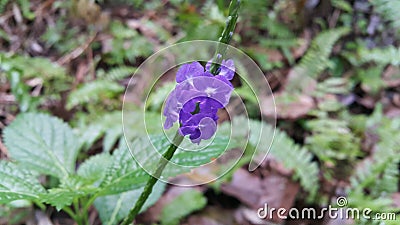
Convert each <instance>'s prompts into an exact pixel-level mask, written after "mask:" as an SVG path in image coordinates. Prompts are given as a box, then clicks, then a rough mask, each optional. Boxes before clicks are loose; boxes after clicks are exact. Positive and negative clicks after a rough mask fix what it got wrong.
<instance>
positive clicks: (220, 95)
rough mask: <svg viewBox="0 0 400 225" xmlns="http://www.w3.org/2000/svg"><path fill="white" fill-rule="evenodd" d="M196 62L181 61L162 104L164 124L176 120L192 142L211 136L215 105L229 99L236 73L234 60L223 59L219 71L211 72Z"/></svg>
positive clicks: (216, 108) (180, 129)
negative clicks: (163, 104)
mask: <svg viewBox="0 0 400 225" xmlns="http://www.w3.org/2000/svg"><path fill="white" fill-rule="evenodd" d="M209 69H210V63H207V66H206V71H204V68H203V66H202V65H201V64H200V63H198V62H193V63H188V64H184V65H182V66H181V67H180V68H179V69H178V72H177V74H176V82H177V85H176V87H175V89H174V90H173V91H172V92H171V93H170V94H169V96H168V98H167V101H166V104H165V108H164V113H163V114H164V116H165V117H166V120H165V123H164V128H165V129H169V128H171V127H172V125H173V124H174V123H175V122H176V121H179V124H180V128H179V132H180V134H181V135H183V136H185V135H189V138H190V140H191V141H192V142H193V143H197V144H199V143H200V141H201V140H207V139H210V138H211V137H212V136H213V135H214V133H215V131H216V129H217V120H218V116H217V112H218V109H220V108H223V107H225V106H226V105H227V104H228V103H229V98H230V96H231V93H232V90H233V86H232V84H231V82H230V81H229V80H232V78H233V76H234V74H235V72H234V71H235V66H234V64H233V60H227V61H225V60H224V61H223V62H222V65H221V70H220V71H219V74H217V75H216V76H213V75H212V74H211V73H210V72H209V71H208V70H209Z"/></svg>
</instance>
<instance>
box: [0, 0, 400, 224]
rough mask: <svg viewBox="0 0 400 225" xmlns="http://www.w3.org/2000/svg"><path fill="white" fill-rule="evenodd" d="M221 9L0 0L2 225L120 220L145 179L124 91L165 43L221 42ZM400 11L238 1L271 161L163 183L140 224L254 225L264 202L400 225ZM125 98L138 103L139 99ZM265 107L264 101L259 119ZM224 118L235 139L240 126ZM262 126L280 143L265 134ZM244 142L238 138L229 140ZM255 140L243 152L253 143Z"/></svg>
mask: <svg viewBox="0 0 400 225" xmlns="http://www.w3.org/2000/svg"><path fill="white" fill-rule="evenodd" d="M228 3H229V2H228V1H222V0H202V1H183V0H170V1H156V0H149V1H143V0H130V1H129V0H116V1H109V0H98V1H93V0H72V1H61V0H45V1H39V0H32V1H28V0H15V1H11V0H0V14H1V16H0V50H1V52H0V131H1V133H2V139H1V140H0V150H1V151H0V158H1V161H0V203H1V205H0V224H24V223H26V224H28V223H33V224H44V222H43V221H51V222H52V223H53V224H73V220H72V219H74V220H75V221H77V222H78V223H82V224H83V223H85V221H86V222H88V223H89V224H117V223H118V222H119V221H120V220H121V219H122V218H123V217H124V216H125V215H126V214H127V212H128V210H129V208H130V207H132V205H133V202H134V201H135V199H137V197H138V195H139V194H140V191H141V189H140V188H142V187H143V186H142V185H143V184H144V183H145V181H146V179H147V174H145V173H144V172H143V171H141V170H140V169H139V167H138V166H137V165H136V164H135V163H134V162H133V161H131V160H130V158H129V157H127V155H126V154H128V151H127V150H126V146H125V145H124V142H123V141H120V139H121V137H122V127H121V125H120V120H121V112H120V111H121V107H122V95H123V93H124V90H125V87H126V85H127V84H128V81H129V79H130V77H131V75H132V74H133V72H134V71H135V70H136V68H137V67H138V66H139V65H140V64H141V62H143V61H144V60H145V59H146V57H148V56H150V55H151V54H152V53H153V52H155V51H157V50H158V49H161V48H163V47H165V46H168V45H170V44H174V43H177V42H182V41H188V40H197V39H206V40H216V38H217V37H219V34H220V32H221V31H222V28H223V26H224V23H225V18H226V13H227V5H228ZM399 11H400V1H398V0H374V1H372V0H371V1H367V0H350V1H346V0H251V1H250V0H249V1H243V4H242V9H241V14H240V17H239V21H238V25H237V28H236V33H235V34H234V36H233V40H232V43H231V44H232V45H234V46H235V47H238V48H239V49H242V50H243V51H245V52H246V53H247V54H249V55H250V56H251V57H252V58H253V59H254V60H255V61H256V62H257V64H258V65H259V66H260V67H261V68H262V70H263V72H264V74H265V76H266V78H267V79H268V81H269V83H270V85H271V88H272V89H273V91H274V95H275V101H276V104H277V113H278V115H277V116H278V124H277V125H278V128H279V130H278V131H277V133H276V134H275V135H276V137H275V141H274V143H273V145H272V149H271V152H270V154H269V156H268V158H267V160H266V161H265V162H264V163H263V165H262V166H261V167H260V168H258V169H257V170H256V171H254V172H252V173H249V172H248V171H247V170H246V169H247V164H248V162H249V160H250V157H249V156H251V154H248V155H247V154H245V157H243V158H242V160H241V161H240V162H239V164H238V166H237V167H236V168H235V169H234V170H233V171H231V172H230V173H228V174H227V175H226V176H224V177H223V178H222V179H220V180H218V181H217V182H214V183H211V184H208V185H203V186H200V187H195V188H179V187H174V186H170V185H165V184H159V186H158V187H157V188H156V191H155V192H154V194H153V196H152V199H151V201H149V202H148V206H150V205H153V204H155V205H154V206H152V207H150V208H147V210H146V211H145V212H143V213H142V214H141V215H140V216H139V218H138V219H137V221H138V222H139V223H143V224H151V223H160V224H262V223H266V222H265V221H259V219H258V218H257V216H256V212H257V209H258V208H259V207H262V206H263V204H264V203H265V202H268V203H269V205H270V206H271V207H287V208H289V207H296V208H299V209H301V208H303V207H313V208H315V209H320V208H322V207H326V206H327V205H328V204H332V205H335V204H336V198H337V197H338V196H346V197H347V198H348V204H349V205H348V206H349V207H357V208H360V209H362V208H366V207H369V208H371V209H372V210H373V213H379V212H395V213H399V207H400V193H399V160H400V154H399V153H400V147H399V146H400V144H399V143H398V142H399V141H400V133H399V132H398V131H399V129H400V119H399V115H400V69H399V66H400V48H399V43H400V32H399V28H400V22H399V21H400V14H399V13H398V12H399ZM171 78H172V77H167V78H166V79H165V81H164V84H163V86H162V87H161V88H158V89H157V91H156V92H154V93H153V94H152V96H151V97H150V99H151V101H150V103H149V105H148V109H149V115H150V116H154V117H157V116H159V113H160V102H162V99H163V97H165V92H166V90H168V85H169V87H170V86H171V83H170V82H169V81H171V80H172V79H171ZM137 82H138V85H137V87H140V86H141V85H140V82H145V81H141V80H138V81H137ZM236 89H237V90H238V92H239V94H240V95H241V97H242V98H243V99H244V100H245V102H246V104H247V107H248V109H249V110H250V111H249V114H250V116H251V118H252V120H251V122H250V123H251V127H250V130H251V129H252V128H256V127H259V126H261V123H260V121H259V119H260V117H261V116H263V117H267V118H270V117H272V116H273V114H272V113H269V111H268V110H266V111H265V112H264V114H263V115H261V113H260V112H259V111H258V109H257V107H256V105H255V103H254V99H252V96H251V95H249V94H248V90H247V89H246V87H244V86H240V82H237V84H236ZM138 92H140V93H141V92H144V90H140V89H138ZM140 93H139V94H138V96H140ZM132 101H133V102H136V103H137V104H138V105H141V104H143V103H142V102H141V98H140V97H137V99H133V100H132ZM271 102H272V101H271V99H269V98H267V97H265V98H264V99H261V103H262V107H264V108H266V109H268V108H271V107H273V105H272V104H271ZM136 113H137V114H135V116H134V117H133V118H134V119H133V121H129V122H131V123H132V125H131V127H132V130H133V131H132V132H133V133H134V136H135V137H134V139H135V141H136V142H137V143H136V142H135V143H136V144H137V145H138V146H142V145H141V142H140V141H141V137H143V136H144V135H146V134H145V133H144V131H143V129H142V128H141V127H137V123H135V121H134V120H136V119H137V120H142V118H143V115H142V114H141V112H140V111H137V112H136ZM235 114H240V112H239V111H238V112H235ZM18 115H19V116H18ZM16 116H17V118H16V119H15V117H16ZM231 116H233V118H234V119H233V126H234V127H240V126H241V124H243V118H241V117H240V116H236V117H234V115H231ZM220 117H221V118H222V120H224V119H225V120H226V119H227V118H226V117H223V114H221V116H220ZM13 121H14V122H13ZM221 122H222V121H221ZM149 129H152V127H150V128H149ZM154 129H156V128H154ZM224 129H225V128H224V123H222V124H221V130H224ZM264 129H265V130H264V132H267V133H268V132H270V133H271V136H272V135H273V130H272V128H271V127H270V126H268V125H266V126H264ZM244 135H247V134H243V133H240V132H239V133H234V139H235V140H237V141H238V142H240V140H242V139H243V137H244ZM248 135H250V139H249V140H250V146H251V144H254V143H252V140H253V139H252V137H253V136H254V135H257V134H254V133H251V132H250V133H249V134H248ZM55 137H57V141H54V139H53V138H55ZM155 140H157V137H155ZM265 145H266V144H265ZM265 145H263V144H262V143H261V145H260V146H265ZM142 147H143V149H144V150H145V149H146V146H142ZM219 149H220V148H219V146H218V145H215V146H214V148H211V149H210V151H209V152H208V153H207V154H208V155H206V156H207V157H208V156H210V157H211V156H214V155H218V154H219ZM247 150H248V149H247ZM247 150H246V152H249V151H250V152H251V149H250V150H249V151H247ZM149 154H150V153H149ZM54 157H57V158H58V159H63V160H62V162H60V163H59V161H57V160H54V159H55V158H54ZM149 157H150V156H149ZM178 157H185V155H182V156H178ZM208 159H209V158H208ZM188 160H189V161H188V162H189V163H201V162H196V161H194V159H188ZM190 160H192V161H190ZM221 167H223V163H221ZM184 172H185V171H179V173H184ZM208 173H209V174H207V173H206V174H202V176H205V177H207V176H212V175H213V174H212V172H210V171H208ZM172 175H176V174H171V176H172ZM183 176H184V177H185V178H186V179H197V180H201V179H204V177H202V176H199V175H183ZM36 178H38V179H36ZM244 183H246V184H248V185H246V186H244V185H243V184H244ZM20 199H23V200H20ZM61 209H62V210H61ZM59 210H61V211H59ZM80 220H81V221H80ZM267 222H268V223H277V224H345V223H353V224H398V221H389V220H386V221H385V220H381V221H380V220H374V221H364V220H352V221H340V220H333V219H329V218H324V219H321V220H317V221H311V220H310V221H307V220H303V221H289V220H288V221H281V220H273V221H267Z"/></svg>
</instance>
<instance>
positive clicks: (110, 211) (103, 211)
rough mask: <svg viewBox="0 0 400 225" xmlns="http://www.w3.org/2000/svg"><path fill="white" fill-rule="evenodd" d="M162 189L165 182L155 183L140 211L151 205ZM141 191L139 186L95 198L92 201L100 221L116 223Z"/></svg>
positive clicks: (107, 223) (126, 212)
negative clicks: (134, 188)
mask: <svg viewBox="0 0 400 225" xmlns="http://www.w3.org/2000/svg"><path fill="white" fill-rule="evenodd" d="M164 189H165V183H162V182H158V183H156V185H155V186H154V188H153V191H152V193H151V194H150V196H149V198H148V199H147V200H146V202H145V204H144V205H143V207H142V209H141V212H143V211H145V210H146V209H147V208H148V207H150V206H151V205H153V204H154V203H155V202H156V201H157V200H158V199H159V198H160V197H161V195H162V193H163V192H164ZM142 191H143V188H140V189H136V190H132V191H127V192H123V193H121V194H117V195H107V196H103V197H99V198H97V199H96V200H95V201H94V206H95V207H96V209H97V211H98V212H99V216H100V219H101V221H102V223H103V224H105V225H113V224H118V222H120V221H121V220H122V219H123V218H125V217H126V216H127V215H128V213H129V210H130V209H131V208H132V207H133V206H134V204H135V203H136V201H137V200H138V198H139V196H140V194H141V193H142Z"/></svg>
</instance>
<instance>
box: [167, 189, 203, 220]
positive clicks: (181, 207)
mask: <svg viewBox="0 0 400 225" xmlns="http://www.w3.org/2000/svg"><path fill="white" fill-rule="evenodd" d="M206 204H207V199H206V198H205V197H204V196H203V194H202V193H201V192H199V191H197V190H194V189H191V190H188V191H185V192H183V193H182V194H181V195H179V196H178V197H176V198H175V199H174V200H172V201H171V202H169V203H168V204H167V205H166V206H165V207H164V208H163V209H162V212H161V224H162V225H175V224H179V220H180V219H183V218H184V217H185V216H187V215H189V214H191V213H192V212H194V211H197V210H200V209H202V208H204V206H206Z"/></svg>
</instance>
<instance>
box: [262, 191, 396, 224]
mask: <svg viewBox="0 0 400 225" xmlns="http://www.w3.org/2000/svg"><path fill="white" fill-rule="evenodd" d="M336 205H337V206H338V207H332V206H331V205H329V206H328V207H325V208H321V209H315V208H302V209H297V208H290V209H286V208H274V207H269V206H268V203H265V204H264V207H261V208H259V209H258V210H257V215H258V217H259V218H260V219H269V220H275V219H277V218H278V219H282V220H286V219H292V220H295V219H307V220H316V219H323V218H324V217H325V216H327V217H329V218H330V219H357V220H359V219H367V220H396V213H393V212H385V213H383V212H381V213H373V212H372V209H370V208H364V209H359V208H351V207H347V205H348V201H347V198H346V197H343V196H340V197H338V198H337V199H336Z"/></svg>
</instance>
